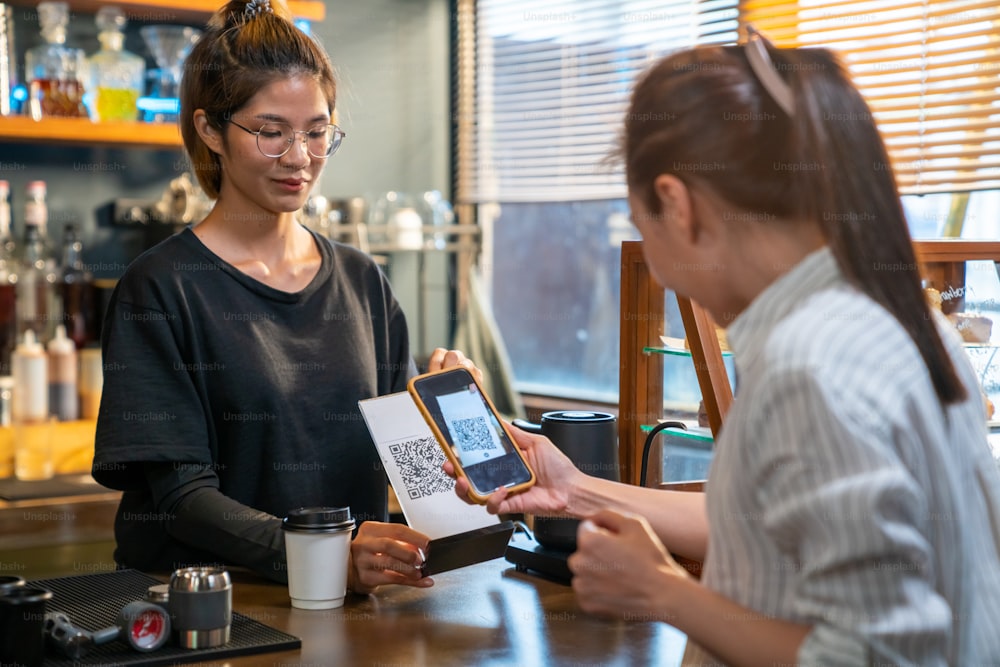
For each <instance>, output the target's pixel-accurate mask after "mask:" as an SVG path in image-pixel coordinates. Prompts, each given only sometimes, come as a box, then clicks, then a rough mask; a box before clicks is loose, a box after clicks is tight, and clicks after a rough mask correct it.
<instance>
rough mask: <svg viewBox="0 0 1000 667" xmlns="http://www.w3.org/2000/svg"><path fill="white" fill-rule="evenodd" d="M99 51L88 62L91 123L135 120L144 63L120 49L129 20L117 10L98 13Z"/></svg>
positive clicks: (140, 92) (111, 8) (137, 57)
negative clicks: (92, 116) (91, 109)
mask: <svg viewBox="0 0 1000 667" xmlns="http://www.w3.org/2000/svg"><path fill="white" fill-rule="evenodd" d="M95 20H96V23H97V28H98V30H99V31H100V34H99V35H98V37H97V38H98V39H99V40H100V42H101V49H100V51H98V52H97V53H95V54H93V55H92V56H90V58H89V59H88V62H87V66H88V70H89V75H90V78H89V80H88V83H89V85H88V87H89V88H90V90H91V92H93V93H94V108H93V112H94V113H93V115H94V120H98V121H107V120H135V119H136V115H137V114H138V107H137V106H136V103H137V102H138V100H139V96H140V95H141V94H142V89H143V84H144V83H145V81H144V79H145V73H146V61H145V60H144V59H142V58H140V57H139V56H137V55H135V54H134V53H130V52H129V51H126V50H125V49H124V48H123V44H124V42H125V35H124V33H123V32H122V31H123V30H124V29H125V25H126V24H127V23H128V19H126V18H125V13H124V12H123V11H122V10H121V8H120V7H102V8H101V9H100V10H98V12H97V17H96V19H95Z"/></svg>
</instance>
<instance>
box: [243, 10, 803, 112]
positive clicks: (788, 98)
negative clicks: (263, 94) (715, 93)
mask: <svg viewBox="0 0 1000 667" xmlns="http://www.w3.org/2000/svg"><path fill="white" fill-rule="evenodd" d="M263 1H264V2H267V0H263ZM767 45H768V41H767V39H765V38H764V36H763V35H762V34H760V33H759V32H758V31H757V29H756V28H754V27H753V26H752V25H748V26H747V42H746V44H744V49H745V51H746V54H747V62H749V63H750V69H752V70H753V73H754V74H756V75H757V80H758V81H760V84H761V85H762V86H764V90H766V91H767V92H768V94H769V95H770V96H771V99H773V100H774V101H775V102H777V104H778V106H779V107H781V109H782V110H783V111H784V112H785V113H786V114H788V115H789V116H791V115H793V114H794V113H795V96H794V95H793V94H792V89H791V87H790V86H789V85H788V84H787V83H786V82H785V80H784V79H782V78H781V75H780V74H778V70H777V69H775V67H774V61H772V60H771V54H769V53H768V52H767Z"/></svg>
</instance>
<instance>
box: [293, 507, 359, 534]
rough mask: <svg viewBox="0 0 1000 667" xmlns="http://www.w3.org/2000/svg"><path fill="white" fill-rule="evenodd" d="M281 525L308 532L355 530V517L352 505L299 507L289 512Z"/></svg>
mask: <svg viewBox="0 0 1000 667" xmlns="http://www.w3.org/2000/svg"><path fill="white" fill-rule="evenodd" d="M281 527H282V528H283V529H285V530H296V531H302V532H307V533H334V532H337V531H341V530H353V529H354V518H353V517H351V508H350V507H299V508H296V509H293V510H290V511H289V512H288V516H286V517H285V518H284V519H282V521H281Z"/></svg>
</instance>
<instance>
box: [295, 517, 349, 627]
mask: <svg viewBox="0 0 1000 667" xmlns="http://www.w3.org/2000/svg"><path fill="white" fill-rule="evenodd" d="M281 527H282V528H283V529H284V532H285V560H286V562H287V563H288V595H289V597H291V599H292V606H293V607H295V608H297V609H333V608H335V607H341V606H343V604H344V596H345V595H346V594H347V560H348V555H349V554H350V550H351V531H353V530H354V519H353V518H352V517H351V510H350V508H349V507H300V508H298V509H294V510H292V511H290V512H289V513H288V516H286V517H285V518H284V520H283V521H282V522H281Z"/></svg>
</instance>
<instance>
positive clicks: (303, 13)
mask: <svg viewBox="0 0 1000 667" xmlns="http://www.w3.org/2000/svg"><path fill="white" fill-rule="evenodd" d="M67 1H68V2H69V6H70V10H71V11H74V12H81V13H89V14H93V13H95V12H97V10H98V9H100V8H101V7H106V6H109V5H116V6H118V7H121V8H122V9H124V10H125V13H126V15H127V16H128V17H129V20H134V21H145V22H149V23H204V22H205V20H206V19H207V18H208V17H209V16H211V15H212V14H213V13H214V12H215V11H216V10H217V9H219V7H221V6H222V5H223V4H224V0H145V1H144V2H140V1H139V0H67ZM11 4H14V5H20V6H22V7H34V6H36V5H37V4H38V3H37V2H36V1H35V0H31V1H29V0H13V1H12V2H11ZM288 7H289V9H291V10H292V14H294V15H295V16H296V17H297V18H301V19H308V20H310V21H322V20H323V19H324V18H325V17H326V5H325V4H324V3H323V2H319V1H318V0H298V1H296V0H291V1H290V2H288Z"/></svg>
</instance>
